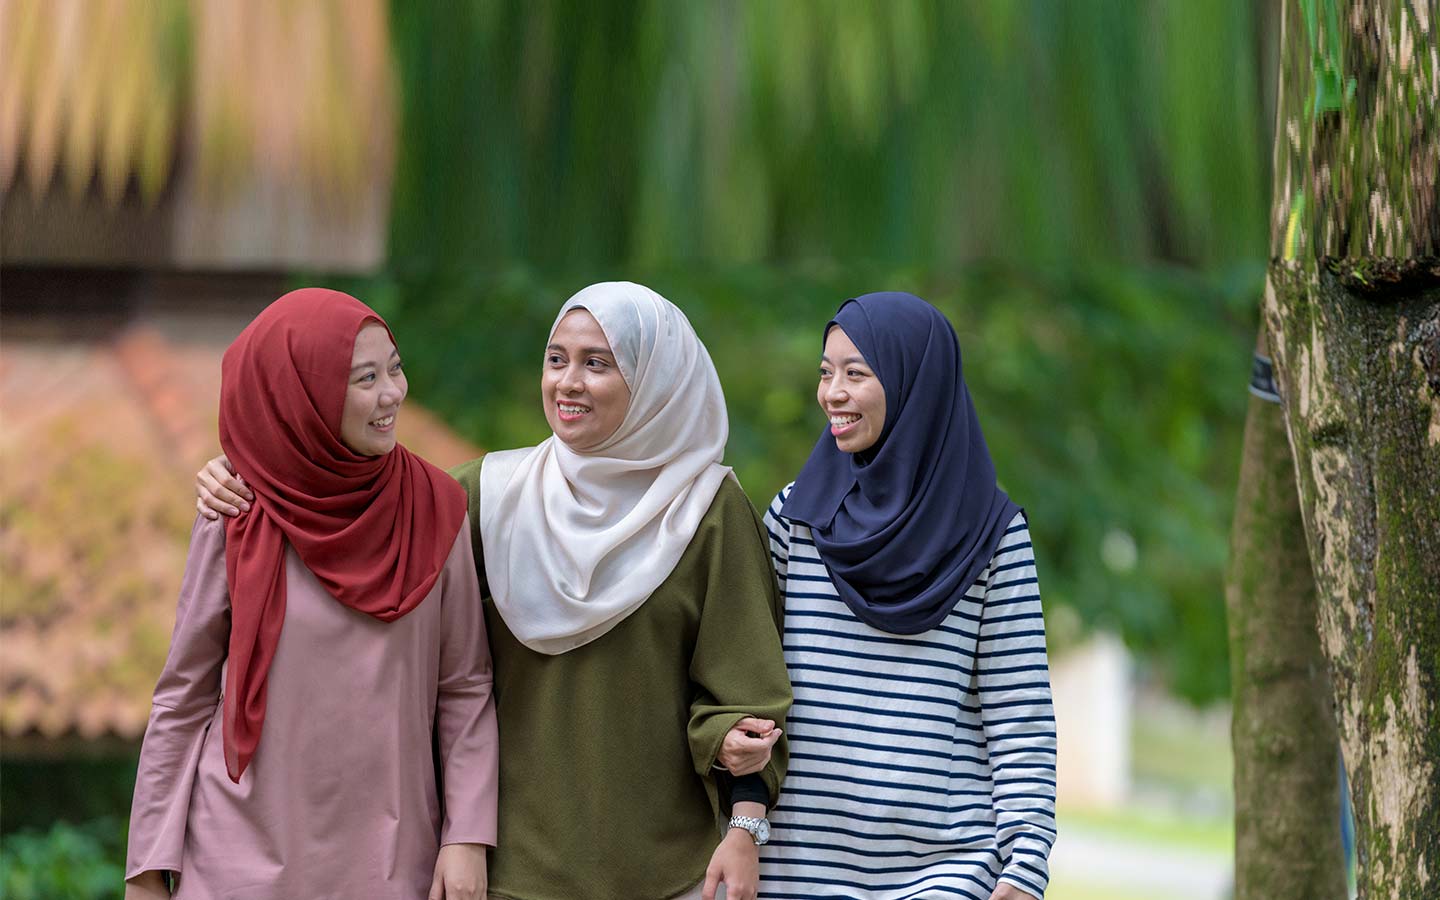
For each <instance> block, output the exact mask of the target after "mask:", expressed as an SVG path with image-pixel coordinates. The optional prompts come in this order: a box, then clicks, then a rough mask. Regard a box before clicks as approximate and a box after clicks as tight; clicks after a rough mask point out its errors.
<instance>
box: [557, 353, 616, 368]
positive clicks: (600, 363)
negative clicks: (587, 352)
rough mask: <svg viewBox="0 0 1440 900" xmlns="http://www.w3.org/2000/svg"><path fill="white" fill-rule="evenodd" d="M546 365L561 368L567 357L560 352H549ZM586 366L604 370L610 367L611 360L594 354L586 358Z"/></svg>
mask: <svg viewBox="0 0 1440 900" xmlns="http://www.w3.org/2000/svg"><path fill="white" fill-rule="evenodd" d="M545 365H547V366H550V367H551V368H561V367H563V366H564V365H565V357H563V356H561V355H560V354H559V353H547V354H546V355H545ZM585 368H587V369H590V370H592V371H595V372H602V371H604V370H605V369H608V368H610V361H609V360H608V359H604V358H602V357H599V356H592V357H590V358H589V359H587V360H585Z"/></svg>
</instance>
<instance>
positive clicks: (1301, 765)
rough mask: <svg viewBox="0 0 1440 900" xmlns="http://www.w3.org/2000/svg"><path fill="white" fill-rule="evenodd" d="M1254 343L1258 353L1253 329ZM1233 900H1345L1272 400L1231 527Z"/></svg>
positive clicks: (1319, 680) (1249, 438)
mask: <svg viewBox="0 0 1440 900" xmlns="http://www.w3.org/2000/svg"><path fill="white" fill-rule="evenodd" d="M1261 345H1262V347H1263V328H1262V338H1261ZM1225 601H1226V607H1227V613H1228V619H1229V625H1230V672H1231V677H1230V683H1231V685H1232V695H1233V717H1232V719H1231V734H1232V746H1233V748H1234V754H1235V900H1292V898H1293V900H1344V898H1345V896H1346V892H1345V866H1344V857H1343V852H1342V849H1341V842H1340V802H1339V796H1340V795H1339V786H1340V772H1339V766H1338V765H1337V764H1336V758H1337V756H1338V754H1339V738H1338V737H1337V735H1336V731H1335V720H1334V709H1333V705H1332V703H1331V699H1330V677H1329V673H1328V671H1327V670H1326V664H1325V657H1324V655H1323V654H1322V653H1321V650H1320V641H1319V637H1318V635H1317V632H1316V630H1315V615H1316V612H1315V608H1316V606H1315V604H1316V600H1315V581H1314V578H1313V577H1312V576H1311V574H1310V556H1309V552H1308V551H1307V550H1306V546H1305V526H1304V522H1303V521H1302V520H1301V517H1300V502H1299V499H1298V497H1297V495H1296V492H1295V466H1294V463H1293V462H1292V461H1291V456H1290V446H1289V444H1288V443H1287V442H1286V437H1285V416H1284V412H1283V410H1281V408H1280V406H1279V405H1278V404H1276V403H1273V402H1271V401H1269V400H1262V399H1260V398H1259V397H1255V396H1252V397H1251V398H1250V410H1249V413H1248V415H1247V416H1246V419H1245V444H1244V450H1243V454H1242V456H1241V461H1240V484H1239V487H1238V488H1237V490H1236V498H1235V521H1234V525H1233V527H1232V529H1231V548H1230V572H1229V576H1228V578H1227V579H1226V590H1225Z"/></svg>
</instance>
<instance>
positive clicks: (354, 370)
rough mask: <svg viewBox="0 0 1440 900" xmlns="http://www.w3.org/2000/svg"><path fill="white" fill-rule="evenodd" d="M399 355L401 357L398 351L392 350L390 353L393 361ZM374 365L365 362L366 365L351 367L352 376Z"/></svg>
mask: <svg viewBox="0 0 1440 900" xmlns="http://www.w3.org/2000/svg"><path fill="white" fill-rule="evenodd" d="M399 355H400V351H399V350H398V349H396V350H391V351H390V358H391V359H394V358H395V357H397V356H399ZM374 365H375V364H374V363H373V362H365V363H361V364H360V365H358V366H351V367H350V374H351V375H354V374H355V373H356V372H358V371H360V370H361V369H369V368H372V367H374Z"/></svg>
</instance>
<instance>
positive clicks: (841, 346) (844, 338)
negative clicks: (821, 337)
mask: <svg viewBox="0 0 1440 900" xmlns="http://www.w3.org/2000/svg"><path fill="white" fill-rule="evenodd" d="M825 355H826V356H827V357H829V358H830V359H832V360H833V359H840V358H843V357H847V356H858V357H860V358H861V359H863V358H864V354H862V353H861V352H860V350H859V348H857V347H856V346H855V342H854V341H852V340H850V335H848V334H846V333H845V329H843V328H841V327H840V326H839V325H836V326H835V327H833V328H831V329H830V332H829V333H828V334H826V335H825Z"/></svg>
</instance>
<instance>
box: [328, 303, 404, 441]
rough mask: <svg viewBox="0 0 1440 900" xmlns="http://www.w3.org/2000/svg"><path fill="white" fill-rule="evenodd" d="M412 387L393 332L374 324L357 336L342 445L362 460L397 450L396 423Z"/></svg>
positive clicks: (376, 323)
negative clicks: (402, 365)
mask: <svg viewBox="0 0 1440 900" xmlns="http://www.w3.org/2000/svg"><path fill="white" fill-rule="evenodd" d="M408 390H409V386H408V385H407V384H406V383H405V372H404V371H403V370H402V369H401V367H400V353H399V351H397V350H396V349H395V345H394V344H393V343H391V341H390V332H388V331H386V330H385V326H384V325H381V324H380V323H378V322H371V323H369V324H368V325H366V326H365V327H363V328H361V329H360V333H359V334H357V335H356V336H355V352H354V353H353V354H352V355H351V357H350V381H349V382H348V383H347V385H346V387H345V409H344V411H343V412H341V414H340V441H341V443H343V444H344V445H345V446H346V447H349V448H350V449H351V450H353V451H354V452H355V453H358V454H360V455H361V456H381V455H383V454H386V453H389V452H390V451H391V450H394V449H395V420H396V416H397V414H398V413H399V412H400V404H401V403H402V402H403V401H404V400H405V394H406V392H407V391H408Z"/></svg>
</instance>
